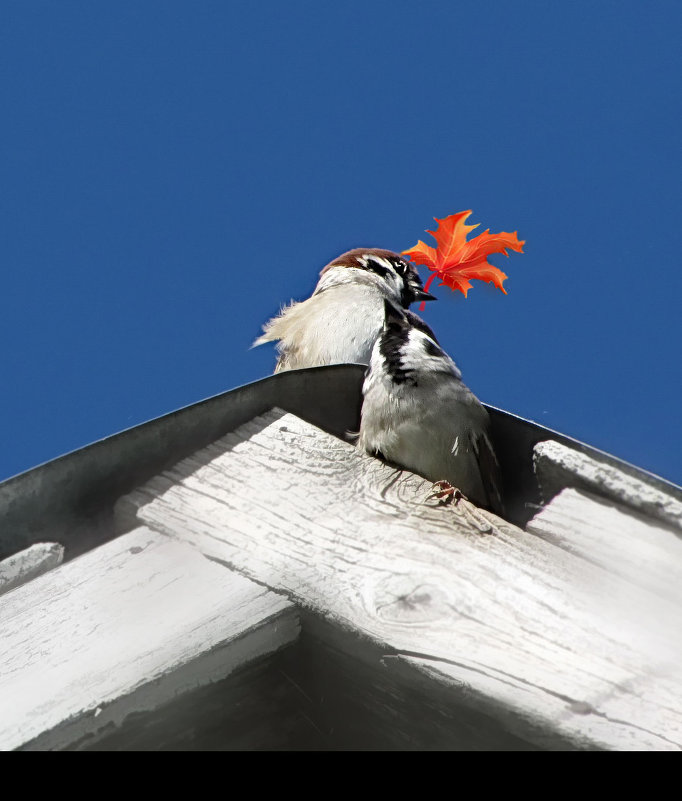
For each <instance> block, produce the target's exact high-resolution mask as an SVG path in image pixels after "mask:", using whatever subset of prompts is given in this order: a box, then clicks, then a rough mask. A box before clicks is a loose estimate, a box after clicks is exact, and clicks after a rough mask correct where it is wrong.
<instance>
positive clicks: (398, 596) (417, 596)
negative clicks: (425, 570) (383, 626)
mask: <svg viewBox="0 0 682 801" xmlns="http://www.w3.org/2000/svg"><path fill="white" fill-rule="evenodd" d="M376 614H377V617H378V618H379V619H380V620H381V621H383V622H385V623H397V624H400V625H423V624H425V623H432V622H434V621H436V620H440V619H441V618H446V617H452V608H451V606H450V604H449V603H448V599H447V595H446V593H445V592H444V591H443V589H442V588H441V587H440V586H438V585H437V584H435V583H434V582H433V580H431V581H429V580H424V581H420V580H419V579H415V578H414V577H412V576H390V577H388V578H386V579H384V580H383V581H382V582H381V583H380V585H379V586H377V588H376Z"/></svg>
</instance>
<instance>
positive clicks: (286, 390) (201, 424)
mask: <svg viewBox="0 0 682 801" xmlns="http://www.w3.org/2000/svg"><path fill="white" fill-rule="evenodd" d="M365 370H366V367H365V366H364V365H358V364H355V365H351V364H340V365H330V366H326V367H313V368H308V369H305V370H291V371H287V372H282V373H277V374H276V375H272V376H268V377H266V378H263V379H260V380H259V381H255V382H253V383H250V384H245V385H243V386H240V387H237V388H235V389H232V390H229V391H227V392H223V393H221V394H219V395H215V396H213V397H210V398H207V399H205V400H202V401H199V402H197V403H193V404H191V405H189V406H185V407H183V408H181V409H178V410H176V411H173V412H170V413H168V414H165V415H162V416H161V417H157V418H154V419H153V420H149V421H148V422H146V423H141V424H140V425H137V426H134V427H133V428H129V429H126V430H124V431H121V432H119V433H117V434H113V435H111V436H108V437H105V438H104V439H101V440H98V441H96V442H94V443H92V444H90V445H87V446H85V447H83V448H79V449H78V450H75V451H72V452H70V453H67V454H65V455H63V456H60V457H58V458H56V459H52V460H51V461H49V462H45V463H44V464H41V465H39V466H37V467H34V468H32V469H31V470H27V471H26V472H23V473H20V474H18V475H16V476H13V477H12V478H9V479H7V480H6V481H4V482H2V483H0V521H1V522H0V558H4V557H5V556H8V555H11V554H12V553H15V552H17V551H19V550H21V549H22V548H26V547H28V546H29V545H31V544H32V543H34V542H37V541H39V540H40V539H44V538H45V537H48V538H49V539H51V540H53V541H54V540H57V541H59V542H61V543H62V544H63V545H65V547H66V549H67V555H68V556H69V557H73V556H74V555H77V554H78V553H81V552H83V551H86V550H88V549H89V548H91V547H94V546H95V545H97V544H99V543H100V542H103V541H105V540H106V539H108V538H110V537H111V536H113V533H112V524H111V520H110V517H111V514H112V509H113V504H114V502H115V501H116V500H117V499H118V498H119V497H120V496H121V495H124V494H125V493H127V492H129V491H130V490H132V489H133V488H134V487H135V486H138V485H139V484H141V483H143V482H144V481H147V480H148V479H149V478H151V477H152V476H153V475H156V474H157V473H159V472H161V471H163V470H165V469H167V468H168V467H170V466H171V465H173V464H175V463H176V462H178V461H179V460H180V459H183V458H184V457H186V456H188V455H189V454H190V453H193V452H194V451H196V450H198V449H199V448H203V447H205V446H206V445H208V444H210V443H211V442H213V441H215V440H216V439H218V438H219V437H221V436H223V435H224V434H226V433H228V432H229V431H232V430H233V429H235V428H237V427H238V426H240V425H242V424H243V423H245V422H247V421H248V420H250V419H251V418H252V417H254V416H256V415H258V414H262V413H263V412H265V411H267V410H268V409H270V408H272V407H273V406H278V407H280V408H282V409H283V410H285V411H287V412H291V413H293V414H296V415H297V416H299V417H301V418H302V419H304V420H306V421H307V422H309V423H312V424H313V425H316V426H318V427H319V428H322V429H324V430H325V431H328V432H329V433H331V434H334V435H336V436H339V437H342V438H344V436H345V434H346V433H347V432H349V431H357V429H358V427H359V420H360V406H361V388H362V380H363V377H364V374H365ZM486 406H487V408H488V410H489V411H490V413H491V418H492V424H493V438H494V440H495V446H496V449H497V452H498V456H499V459H500V463H501V466H502V470H503V480H504V483H505V485H506V490H507V491H506V493H505V494H506V496H507V505H508V508H509V510H510V519H511V520H513V522H516V523H518V524H520V525H523V524H524V523H525V522H526V521H527V519H528V518H529V517H531V516H532V514H533V513H534V512H535V510H536V508H537V504H539V502H540V498H539V492H538V487H537V482H536V481H535V476H534V474H533V467H532V451H533V447H534V446H535V444H536V443H537V442H540V441H542V440H546V439H553V440H556V441H558V442H562V443H564V444H566V445H568V446H570V447H573V448H576V449H578V450H580V451H581V452H583V453H585V454H587V455H589V456H592V457H594V458H596V459H598V460H600V461H604V462H607V463H609V464H611V465H613V466H614V467H616V468H618V469H619V470H622V471H623V472H625V473H626V474H628V475H631V476H633V477H636V478H638V479H640V480H641V481H645V482H646V483H648V484H651V485H653V486H655V487H657V488H658V489H660V490H662V491H663V492H666V493H668V494H670V495H672V496H673V497H675V498H677V499H678V500H681V501H682V488H680V487H677V486H676V485H675V484H672V483H671V482H669V481H667V480H666V479H663V478H660V477H658V476H655V475H653V474H652V473H649V472H647V471H645V470H642V469H640V468H637V467H635V466H633V465H630V464H628V463H627V462H624V461H622V460H620V459H618V458H617V457H614V456H611V455H609V454H607V453H604V452H603V451H599V450H598V449H596V448H593V447H591V446H590V445H587V444H585V443H582V442H579V441H578V440H575V439H573V438H571V437H568V436H566V435H564V434H560V433H559V432H556V431H552V430H551V429H548V428H546V427H544V426H542V425H540V424H538V423H535V422H533V421H530V420H526V419H524V418H522V417H519V416H517V415H515V414H512V413H510V412H506V411H504V410H502V409H497V408H496V407H493V406H488V405H487V404H486Z"/></svg>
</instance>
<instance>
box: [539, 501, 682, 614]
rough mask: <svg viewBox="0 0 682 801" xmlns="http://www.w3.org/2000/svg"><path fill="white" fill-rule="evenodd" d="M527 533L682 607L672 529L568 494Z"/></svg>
mask: <svg viewBox="0 0 682 801" xmlns="http://www.w3.org/2000/svg"><path fill="white" fill-rule="evenodd" d="M527 529H528V531H530V532H531V533H533V534H537V535H538V536H540V537H543V538H544V539H546V540H548V541H550V542H553V543H554V544H555V545H558V546H559V547H560V548H565V549H566V550H568V551H571V552H572V553H575V554H578V555H579V556H582V557H583V558H585V559H589V560H590V561H592V562H594V563H596V564H598V565H601V566H602V567H604V568H606V569H607V570H610V571H611V572H613V573H617V574H618V575H620V576H624V577H625V578H627V579H629V580H630V581H633V582H634V583H636V584H640V585H641V586H643V587H646V588H647V589H648V590H651V591H652V592H655V593H658V594H662V595H665V596H668V597H670V598H672V599H674V600H676V601H677V602H678V603H679V604H680V606H681V608H682V540H680V538H679V537H678V536H677V534H676V532H675V531H674V530H672V529H671V528H669V527H668V526H662V525H660V524H657V523H656V522H655V521H652V520H651V519H650V518H645V517H642V516H641V515H639V514H637V513H635V512H633V511H632V509H631V508H628V507H625V506H620V505H619V504H616V503H614V502H612V501H608V500H605V499H604V498H598V497H596V496H594V495H591V494H590V493H588V492H584V491H581V490H574V489H565V490H564V491H563V492H561V493H559V495H557V496H556V497H555V498H554V500H552V501H551V503H549V504H548V505H547V506H546V507H545V508H544V509H543V510H542V511H541V512H539V513H538V514H537V515H536V516H535V517H534V518H533V519H532V520H531V521H530V522H529V523H528V526H527Z"/></svg>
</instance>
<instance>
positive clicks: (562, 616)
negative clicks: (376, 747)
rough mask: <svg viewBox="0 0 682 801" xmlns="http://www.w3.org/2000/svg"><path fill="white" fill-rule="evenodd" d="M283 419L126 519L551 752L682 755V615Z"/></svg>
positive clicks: (223, 442)
mask: <svg viewBox="0 0 682 801" xmlns="http://www.w3.org/2000/svg"><path fill="white" fill-rule="evenodd" d="M429 488H430V487H429V484H428V483H427V482H424V481H423V480H421V479H419V478H418V477H416V476H413V475H411V474H408V473H405V472H402V473H401V472H399V471H396V470H394V469H392V468H390V467H388V466H385V465H383V464H382V463H380V462H379V461H377V460H375V459H371V458H370V457H368V456H365V455H363V454H360V453H359V452H358V451H357V450H356V449H354V448H352V447H351V446H349V445H348V444H346V443H344V442H341V441H340V440H337V439H335V438H333V437H330V436H328V435H326V434H324V433H323V432H321V431H320V430H318V429H316V428H314V427H313V426H311V425H308V424H306V423H303V422H302V421H301V420H299V419H298V418H296V417H293V416H292V415H288V414H287V415H285V414H283V413H281V412H278V411H276V410H273V412H272V413H270V414H267V415H263V416H262V417H260V418H256V419H254V420H252V421H251V422H250V423H247V424H245V425H244V426H242V427H241V428H239V429H238V430H237V431H235V432H233V433H232V434H229V435H227V436H225V437H223V438H221V439H220V440H219V441H216V442H215V443H214V444H213V445H211V446H209V447H207V448H205V449H203V450H202V451H199V452H197V453H196V454H194V455H193V456H192V457H190V458H188V459H185V460H183V461H182V462H180V463H179V464H178V465H176V466H175V467H174V468H173V469H171V470H169V471H167V472H165V473H163V474H162V475H160V476H158V477H156V478H154V479H152V480H151V481H150V482H148V483H147V484H146V485H144V486H143V487H141V488H139V489H138V490H136V491H134V492H133V493H131V494H130V495H128V496H126V497H125V498H124V499H122V501H121V502H120V503H119V507H118V515H119V519H121V520H122V521H124V523H125V521H127V524H128V525H136V524H138V522H137V521H143V522H144V523H145V524H147V525H149V526H151V527H152V528H155V529H157V530H159V531H162V532H165V533H167V534H169V535H171V536H173V537H174V538H175V539H178V540H182V541H184V542H187V543H190V544H192V545H194V546H195V547H197V548H199V549H200V550H201V551H202V552H203V553H205V554H207V555H210V556H211V557H212V558H215V559H218V560H221V561H223V562H224V563H225V564H227V565H229V566H230V568H231V569H233V570H237V571H239V572H241V573H243V574H244V575H245V576H248V577H250V578H252V579H254V580H256V581H258V582H259V583H263V584H265V585H266V586H268V587H271V588H273V589H275V590H277V591H284V592H286V593H287V594H288V595H289V596H290V597H291V599H292V600H294V601H296V602H297V603H300V604H303V605H304V606H305V607H307V608H310V609H312V610H313V611H314V612H316V613H318V614H319V615H320V616H321V617H324V618H325V619H327V620H328V621H329V622H331V623H332V624H334V625H336V626H338V627H340V628H341V629H343V630H346V631H347V632H349V633H355V634H356V635H357V637H358V638H369V640H370V641H371V642H372V643H373V644H374V646H377V647H380V648H382V649H383V651H384V652H385V654H386V657H387V662H386V666H387V667H390V669H392V670H398V669H402V668H401V666H403V667H404V668H405V669H409V670H411V671H412V670H415V669H417V670H419V671H421V673H422V674H423V675H425V676H427V677H428V679H429V681H431V682H433V683H434V684H435V683H439V684H440V685H441V686H442V687H443V688H445V689H447V688H449V690H450V691H451V697H452V698H453V699H455V701H454V702H456V703H458V704H462V705H463V706H465V705H468V706H469V708H470V709H473V710H477V711H480V712H484V713H485V714H486V715H492V716H493V717H494V718H495V719H497V720H498V721H500V722H501V724H502V725H504V727H506V729H507V731H508V732H509V733H510V736H511V737H514V738H516V739H517V741H522V742H525V743H528V744H530V745H535V746H539V747H543V748H568V747H575V748H609V749H671V750H678V749H679V748H680V746H681V745H682V681H681V676H680V664H681V660H680V657H681V656H682V647H681V644H680V632H679V626H678V624H677V621H678V620H679V607H678V606H677V605H676V604H674V603H672V602H670V601H669V600H667V599H662V598H659V597H657V596H655V595H653V594H652V593H650V592H648V591H647V590H646V589H643V588H640V587H636V586H634V585H633V584H632V583H631V582H629V581H627V580H625V579H624V578H623V577H621V576H619V575H616V574H614V573H613V572H612V571H611V570H609V569H608V565H607V566H600V565H595V564H592V563H590V562H588V561H586V560H585V559H583V558H581V557H580V556H578V555H576V554H573V553H569V552H568V551H566V550H565V549H563V548H560V547H557V546H556V545H555V544H553V543H550V542H546V541H544V540H543V539H541V538H539V537H537V536H533V535H532V534H530V533H528V532H526V531H523V530H521V529H519V528H516V527H514V526H512V525H510V524H508V523H506V522H504V521H502V520H500V519H499V518H495V517H494V516H493V515H490V514H486V513H482V512H480V511H478V510H476V509H475V508H474V507H472V506H471V505H470V504H468V502H466V501H462V502H460V503H459V504H458V505H452V506H442V505H439V504H438V503H437V502H436V501H434V500H427V496H428V494H429Z"/></svg>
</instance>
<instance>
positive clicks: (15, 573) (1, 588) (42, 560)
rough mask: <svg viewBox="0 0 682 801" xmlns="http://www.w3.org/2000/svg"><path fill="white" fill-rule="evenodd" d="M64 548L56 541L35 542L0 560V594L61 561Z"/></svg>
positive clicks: (39, 574) (45, 571)
mask: <svg viewBox="0 0 682 801" xmlns="http://www.w3.org/2000/svg"><path fill="white" fill-rule="evenodd" d="M63 558H64V548H63V546H62V545H60V544H59V543H58V542H37V543H36V544H35V545H31V546H30V548H26V549H25V550H23V551H19V553H15V554H13V555H12V556H8V557H7V559H3V560H2V562H0V595H3V594H4V593H6V592H9V591H10V590H13V589H15V588H16V587H20V586H21V585H22V584H25V583H26V582H27V581H31V580H32V579H34V578H37V577H38V576H42V574H43V573H47V572H48V570H52V569H53V568H55V567H57V566H58V565H60V564H61V563H62V559H63Z"/></svg>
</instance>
